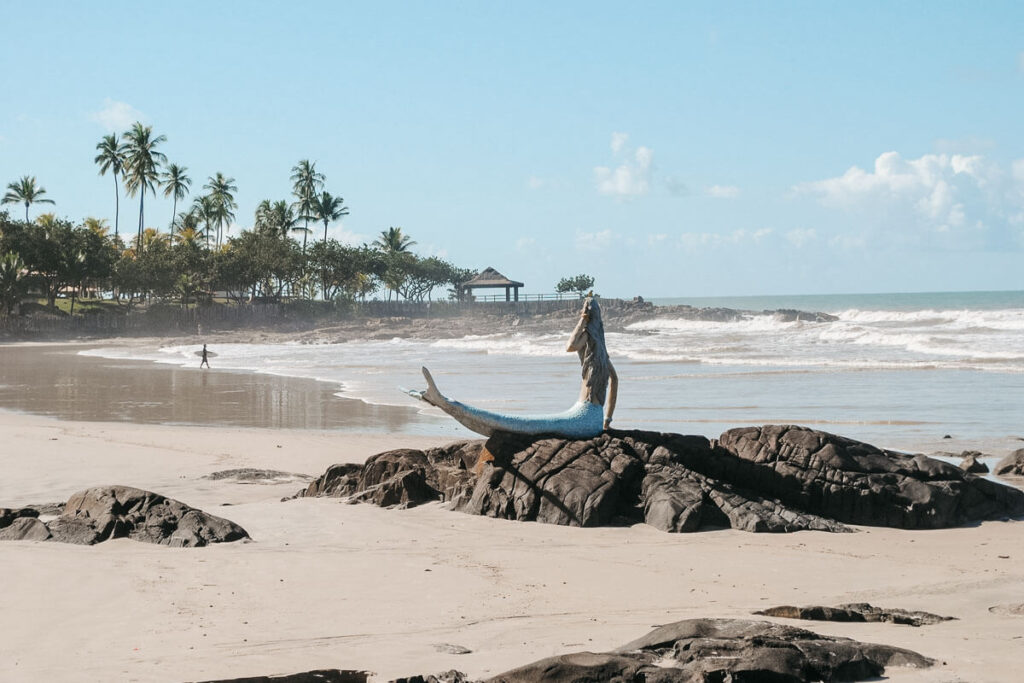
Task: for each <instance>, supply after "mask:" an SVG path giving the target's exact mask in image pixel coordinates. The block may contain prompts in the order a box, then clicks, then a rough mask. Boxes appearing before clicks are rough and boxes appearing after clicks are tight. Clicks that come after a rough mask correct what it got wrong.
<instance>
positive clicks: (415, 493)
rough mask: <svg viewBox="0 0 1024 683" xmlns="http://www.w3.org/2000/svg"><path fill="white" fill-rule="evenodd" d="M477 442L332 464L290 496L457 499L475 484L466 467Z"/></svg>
mask: <svg viewBox="0 0 1024 683" xmlns="http://www.w3.org/2000/svg"><path fill="white" fill-rule="evenodd" d="M482 444H483V442H482V441H460V442H457V443H453V444H450V445H448V446H443V447H440V448H431V449H429V450H427V451H418V450H413V449H410V448H402V449H399V450H395V451H387V452H386V453H378V454H377V455H374V456H371V457H370V458H369V459H368V460H367V461H366V463H365V464H364V465H356V464H353V463H344V464H341V465H331V466H330V467H329V468H327V471H326V472H324V474H323V475H322V476H321V477H319V478H318V479H315V480H314V481H313V482H312V483H310V485H309V486H308V487H306V488H305V489H304V490H302V491H299V493H298V494H296V496H295V497H296V498H302V497H317V496H329V497H334V498H351V499H352V500H354V501H358V502H366V503H374V504H375V505H380V506H382V507H392V506H401V507H412V506H415V505H420V504H422V503H429V502H432V501H435V500H442V501H459V500H461V498H462V497H463V496H465V495H466V493H467V492H468V490H469V487H470V486H471V485H472V483H473V481H474V480H475V477H474V476H473V474H472V473H471V472H470V468H472V466H473V464H474V463H476V461H477V458H478V457H479V454H480V447H481V446H482Z"/></svg>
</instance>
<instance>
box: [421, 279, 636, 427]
mask: <svg viewBox="0 0 1024 683" xmlns="http://www.w3.org/2000/svg"><path fill="white" fill-rule="evenodd" d="M566 351H567V352H572V351H575V352H576V353H577V354H578V355H579V358H580V365H581V366H582V377H583V381H582V385H581V386H580V396H579V398H578V399H577V401H576V403H575V404H574V405H573V406H572V407H571V408H569V409H568V410H566V411H565V412H563V413H555V414H552V415H504V414H502V413H495V412H491V411H488V410H481V409H480V408H475V407H473V406H469V405H466V404H465V403H460V402H459V401H455V400H452V399H450V398H448V397H446V396H444V395H443V394H442V393H441V392H440V391H438V389H437V385H436V384H435V383H434V378H433V377H431V376H430V371H429V370H427V369H426V368H423V377H424V378H426V380H427V388H426V390H424V391H416V390H406V391H407V393H408V394H409V395H410V396H413V397H415V398H418V399H420V400H422V401H426V402H427V403H429V404H430V405H432V406H437V407H438V408H440V409H441V410H443V411H444V412H446V413H448V414H449V415H451V416H452V417H454V418H455V419H456V420H457V421H459V422H460V423H461V424H463V425H464V426H465V427H468V428H469V429H471V430H472V431H474V432H476V433H477V434H483V435H484V436H491V435H492V434H493V433H494V432H499V431H500V432H511V433H514V434H552V435H558V436H564V437H569V438H574V439H587V438H590V437H594V436H597V435H598V434H600V433H601V432H602V431H603V430H605V429H607V428H608V426H609V425H610V424H611V421H612V413H614V412H615V398H616V395H617V394H618V390H619V378H618V375H616V374H615V368H614V367H612V364H611V361H610V360H609V359H608V350H607V349H606V348H605V344H604V324H603V323H602V322H601V307H600V306H599V305H598V303H597V299H596V298H595V297H594V296H593V295H592V294H591V295H590V296H588V297H587V298H586V299H585V300H584V301H583V311H582V312H581V313H580V319H579V322H578V323H577V324H576V329H574V330H573V332H572V337H571V338H570V339H569V346H568V347H567V348H566ZM606 398H607V406H606V404H605V399H606ZM606 408H607V409H606Z"/></svg>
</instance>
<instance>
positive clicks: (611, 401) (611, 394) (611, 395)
mask: <svg viewBox="0 0 1024 683" xmlns="http://www.w3.org/2000/svg"><path fill="white" fill-rule="evenodd" d="M608 369H609V370H610V371H611V377H610V378H609V382H608V404H607V406H606V407H605V413H604V415H605V416H604V428H605V429H608V426H609V425H611V423H612V415H613V414H614V413H615V399H616V398H618V396H619V375H618V373H617V372H615V366H614V365H612V364H611V363H608Z"/></svg>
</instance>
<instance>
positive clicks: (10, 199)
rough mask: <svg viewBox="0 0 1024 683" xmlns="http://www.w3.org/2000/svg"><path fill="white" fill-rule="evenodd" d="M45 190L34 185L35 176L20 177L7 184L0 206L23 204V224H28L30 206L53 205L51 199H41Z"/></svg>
mask: <svg viewBox="0 0 1024 683" xmlns="http://www.w3.org/2000/svg"><path fill="white" fill-rule="evenodd" d="M44 194H46V188H43V187H40V186H38V185H36V177H35V176H27V175H26V176H22V177H21V179H20V180H16V181H15V182H13V183H8V184H7V194H5V195H4V198H3V199H2V200H0V204H24V205H25V222H26V223H28V207H29V206H31V205H32V204H53V203H54V202H53V200H52V199H47V198H46V197H43V195H44Z"/></svg>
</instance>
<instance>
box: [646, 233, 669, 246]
mask: <svg viewBox="0 0 1024 683" xmlns="http://www.w3.org/2000/svg"><path fill="white" fill-rule="evenodd" d="M667 239H668V235H666V234H665V233H663V232H659V233H656V234H653V235H648V236H647V244H649V245H651V246H657V245H659V244H662V243H663V242H664V241H665V240H667Z"/></svg>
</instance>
